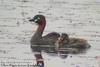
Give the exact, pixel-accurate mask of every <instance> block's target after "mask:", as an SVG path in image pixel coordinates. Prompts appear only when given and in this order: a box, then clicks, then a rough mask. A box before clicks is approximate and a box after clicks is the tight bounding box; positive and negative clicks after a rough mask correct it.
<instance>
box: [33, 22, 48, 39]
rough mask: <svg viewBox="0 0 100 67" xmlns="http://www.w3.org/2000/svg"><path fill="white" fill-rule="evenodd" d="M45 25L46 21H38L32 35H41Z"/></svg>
mask: <svg viewBox="0 0 100 67" xmlns="http://www.w3.org/2000/svg"><path fill="white" fill-rule="evenodd" d="M45 26H46V21H43V22H40V24H39V25H38V28H37V30H36V32H35V34H34V36H35V37H39V38H40V37H42V34H43V31H44V28H45Z"/></svg>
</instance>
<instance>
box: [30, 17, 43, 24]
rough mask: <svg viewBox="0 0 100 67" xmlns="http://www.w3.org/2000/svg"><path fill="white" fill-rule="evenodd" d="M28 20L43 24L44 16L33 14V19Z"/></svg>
mask: <svg viewBox="0 0 100 67" xmlns="http://www.w3.org/2000/svg"><path fill="white" fill-rule="evenodd" d="M29 21H31V22H35V23H37V24H43V23H44V22H45V17H44V16H43V15H35V16H34V17H33V19H30V20H29Z"/></svg>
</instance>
